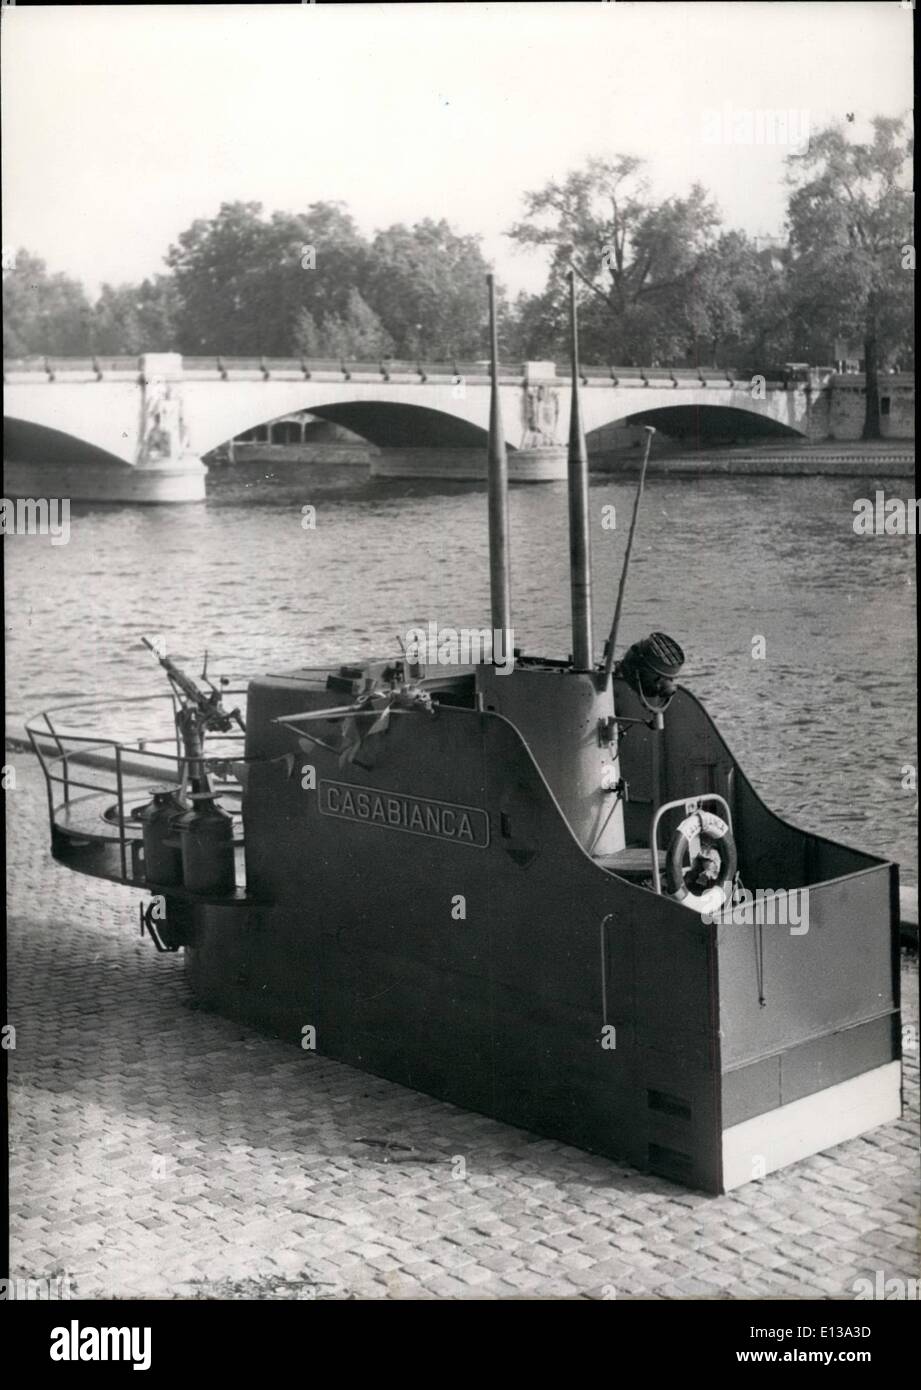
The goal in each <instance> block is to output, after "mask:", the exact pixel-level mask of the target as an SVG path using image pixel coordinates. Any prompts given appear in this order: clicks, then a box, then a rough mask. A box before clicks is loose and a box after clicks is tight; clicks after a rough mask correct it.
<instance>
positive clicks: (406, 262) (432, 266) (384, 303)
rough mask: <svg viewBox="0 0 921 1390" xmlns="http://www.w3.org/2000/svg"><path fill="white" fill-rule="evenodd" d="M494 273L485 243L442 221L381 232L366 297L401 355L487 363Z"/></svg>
mask: <svg viewBox="0 0 921 1390" xmlns="http://www.w3.org/2000/svg"><path fill="white" fill-rule="evenodd" d="M488 270H489V266H488V265H487V263H486V261H485V260H484V258H483V253H482V250H481V249H480V239H479V237H475V236H462V235H460V234H458V233H457V232H454V231H452V229H451V227H450V226H449V225H448V223H447V222H445V221H444V220H443V219H442V220H441V221H439V222H433V221H432V220H431V219H429V218H426V219H425V220H424V221H422V222H418V223H416V225H415V226H414V227H407V226H405V225H403V224H402V223H400V224H397V225H395V226H392V227H388V228H387V229H386V230H385V231H381V232H378V233H377V235H376V236H375V238H374V240H373V242H372V244H371V261H370V268H369V271H368V278H367V290H366V292H365V297H366V299H367V301H368V304H369V305H370V306H371V308H372V309H373V310H374V312H375V313H376V314H377V316H378V318H379V319H380V321H381V323H382V324H383V326H384V328H385V329H386V331H387V332H388V333H389V335H390V337H391V338H392V339H393V343H394V352H395V355H396V356H397V357H404V358H411V359H412V358H415V359H421V358H429V359H430V360H436V359H437V360H440V361H445V362H447V361H450V360H451V359H452V358H465V357H466V358H471V357H472V358H481V357H483V356H484V355H485V352H486V326H485V325H486V273H487V271H488ZM497 298H501V295H497Z"/></svg>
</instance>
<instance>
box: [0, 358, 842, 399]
mask: <svg viewBox="0 0 921 1390" xmlns="http://www.w3.org/2000/svg"><path fill="white" fill-rule="evenodd" d="M143 365H144V364H143V358H142V357H127V356H111V355H107V356H99V357H43V356H39V355H33V356H29V357H16V358H4V362H3V371H4V376H5V377H7V378H8V377H10V376H16V375H31V374H32V373H44V374H45V376H46V377H47V378H48V379H49V380H52V381H54V380H56V379H58V377H59V376H66V377H71V376H78V377H79V376H87V377H95V378H96V379H97V380H102V379H103V377H105V376H108V375H119V376H125V375H130V376H135V375H137V376H138V377H140V376H141V375H142V374H143ZM557 373H558V374H557V376H556V377H555V378H554V377H550V378H549V380H551V381H553V380H556V381H558V382H560V383H561V384H564V383H565V381H566V379H567V377H568V371H567V368H566V367H565V366H558V367H557ZM182 374H183V376H188V377H195V376H199V377H200V376H205V377H207V378H212V377H215V376H216V377H219V378H223V379H225V380H232V379H234V378H237V377H250V376H254V375H256V374H261V375H262V377H263V378H264V379H265V380H270V379H271V378H272V377H273V376H278V377H283V378H286V379H291V378H292V377H294V378H297V377H302V378H303V379H304V380H305V381H309V380H311V378H313V377H317V378H325V377H335V378H338V379H340V380H343V381H348V380H351V379H352V378H353V377H355V378H364V379H371V380H374V379H377V380H383V381H389V380H392V379H401V380H402V379H407V380H415V381H418V382H426V381H429V380H432V381H453V380H456V379H457V378H459V377H463V378H464V379H466V380H486V379H487V378H488V376H489V364H488V363H487V362H486V361H485V360H483V359H477V360H470V359H462V360H459V359H454V360H451V361H433V362H424V361H423V362H416V361H411V360H407V359H405V358H386V357H385V358H381V359H379V360H376V361H361V362H357V361H349V360H346V359H343V358H333V357H222V356H208V357H204V356H201V357H198V356H187V357H183V358H182ZM757 374H758V373H757V369H756V368H743V367H620V366H617V365H616V364H615V365H610V366H585V365H583V367H582V378H583V380H584V381H585V382H586V383H588V384H590V385H592V386H600V385H604V384H610V385H612V386H616V387H621V386H623V387H634V386H635V387H644V386H657V387H662V386H673V387H683V388H687V387H700V386H704V387H707V386H713V387H723V388H726V387H730V388H735V389H737V390H742V389H747V388H748V387H749V385H750V383H751V381H752V380H753V378H754V377H755V376H756V375H757ZM812 374H817V375H831V374H832V369H830V368H828V369H822V368H814V369H813V370H812V373H811V374H810V375H812ZM760 375H762V376H764V378H765V386H767V387H769V388H770V389H772V390H784V389H786V390H790V389H794V388H795V387H797V386H800V387H802V386H804V385H806V384H807V381H806V378H805V377H803V376H799V377H794V376H791V375H790V374H788V373H785V374H780V373H779V372H778V371H776V370H771V371H769V372H768V373H765V372H763V371H762V372H761V373H760ZM499 376H500V378H501V379H502V380H503V381H505V382H507V383H508V382H519V383H524V382H525V381H526V380H529V379H534V378H533V377H530V376H529V364H528V363H525V362H504V363H500V365H499ZM536 379H537V380H540V379H541V378H540V377H538V378H536ZM855 379H856V378H848V380H851V381H853V380H855Z"/></svg>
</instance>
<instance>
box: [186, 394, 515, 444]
mask: <svg viewBox="0 0 921 1390" xmlns="http://www.w3.org/2000/svg"><path fill="white" fill-rule="evenodd" d="M480 394H481V393H480V392H479V391H478V390H477V389H476V388H473V389H467V390H464V389H463V388H461V389H460V390H458V389H457V388H456V386H455V385H454V383H452V381H451V379H450V378H447V379H443V380H439V381H429V382H427V383H422V382H420V381H418V380H417V381H400V382H396V381H393V382H388V383H386V384H385V383H382V382H372V381H351V380H344V381H338V382H337V381H317V380H283V379H280V378H272V379H270V380H265V381H260V380H255V381H254V380H231V381H226V382H224V381H214V380H208V381H202V380H194V379H192V380H189V379H187V380H186V381H184V383H183V410H184V418H185V422H186V425H187V426H188V429H189V434H190V439H191V443H192V447H193V448H194V449H195V452H196V453H198V454H199V455H201V454H206V453H209V452H210V451H211V450H213V449H216V448H217V447H218V446H220V445H222V444H225V443H227V442H228V441H229V440H231V439H235V438H236V437H237V436H238V435H240V434H244V433H245V432H247V431H248V430H251V429H255V428H256V427H258V426H260V425H265V424H267V423H268V422H270V421H272V420H278V419H280V418H281V417H282V416H285V415H293V414H297V413H299V412H301V411H306V412H309V414H311V415H313V416H316V417H318V418H319V419H325V420H329V421H330V422H332V423H334V424H339V425H343V426H344V427H345V428H346V429H349V430H352V431H353V432H354V433H356V434H359V435H361V436H362V437H363V438H365V439H367V440H368V441H369V442H370V443H372V444H375V445H377V446H378V447H380V448H399V447H405V446H406V445H410V444H414V443H418V444H423V445H432V446H434V447H438V446H442V447H446V448H451V447H461V448H463V447H470V446H478V445H480V444H482V443H483V442H484V441H485V439H486V428H485V426H486V422H487V419H488V414H487V412H486V411H485V410H484V408H483V401H482V400H481V399H479V396H480ZM518 394H520V387H519V388H518ZM509 404H510V406H511V402H510V403H509ZM515 404H516V409H515V411H514V413H513V412H512V411H511V410H510V411H509V415H510V421H509V422H507V425H508V423H510V422H511V421H514V420H515V419H516V417H517V415H518V412H519V407H518V406H517V401H516V403H515ZM509 433H510V435H512V436H514V427H513V428H512V429H511V430H509ZM513 442H514V441H513Z"/></svg>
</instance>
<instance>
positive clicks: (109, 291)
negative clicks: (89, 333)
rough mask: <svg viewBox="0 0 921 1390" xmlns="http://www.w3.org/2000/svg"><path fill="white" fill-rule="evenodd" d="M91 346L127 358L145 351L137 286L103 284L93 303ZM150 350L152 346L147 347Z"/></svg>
mask: <svg viewBox="0 0 921 1390" xmlns="http://www.w3.org/2000/svg"><path fill="white" fill-rule="evenodd" d="M93 348H94V350H95V351H96V352H100V353H112V354H114V355H115V356H119V357H128V356H134V355H136V354H140V353H142V352H144V351H147V350H148V349H147V348H146V346H145V344H144V342H143V334H142V332H141V324H140V319H139V316H138V291H137V286H136V285H115V286H113V285H103V286H102V289H101V290H100V291H99V298H98V299H97V301H96V303H95V305H94V306H93ZM149 350H150V351H151V352H152V351H154V349H153V348H150V349H149Z"/></svg>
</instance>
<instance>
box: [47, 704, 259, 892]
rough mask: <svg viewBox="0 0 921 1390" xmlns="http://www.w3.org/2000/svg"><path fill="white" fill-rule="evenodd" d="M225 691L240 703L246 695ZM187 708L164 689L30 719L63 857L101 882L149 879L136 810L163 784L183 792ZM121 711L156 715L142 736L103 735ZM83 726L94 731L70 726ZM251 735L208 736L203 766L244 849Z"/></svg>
mask: <svg viewBox="0 0 921 1390" xmlns="http://www.w3.org/2000/svg"><path fill="white" fill-rule="evenodd" d="M222 693H225V694H227V695H232V696H234V697H235V698H238V697H245V693H246V692H245V690H228V691H226V692H222ZM178 708H179V703H178V700H177V699H176V696H175V695H174V694H173V693H172V692H168V693H166V692H162V693H157V694H156V695H139V696H126V697H124V698H120V699H119V698H114V699H109V700H99V701H81V702H80V703H79V704H76V703H74V704H68V705H58V706H55V707H53V708H51V709H48V710H44V711H42V713H41V714H39V715H36V716H35V717H33V718H31V719H29V720H27V721H26V726H25V728H26V733H27V734H28V737H29V741H30V743H31V745H32V748H33V750H34V752H35V755H36V757H37V758H38V761H39V764H40V766H41V769H42V772H43V774H44V777H45V784H46V790H47V796H48V819H49V825H50V831H51V848H52V853H53V854H54V856H55V858H56V859H60V860H62V861H63V862H66V863H68V864H70V865H71V867H73V868H75V869H79V870H80V871H81V872H83V873H88V874H92V875H93V876H95V877H97V878H106V879H110V880H112V881H114V882H121V883H127V884H135V885H141V884H143V883H144V882H145V879H144V873H143V867H142V854H141V845H142V824H141V822H140V820H139V819H138V818H137V813H138V811H140V809H141V808H142V806H143V805H146V804H147V803H148V802H149V801H150V795H151V791H152V789H153V788H154V787H164V786H171V787H175V788H177V789H178V788H181V787H182V786H183V784H184V782H185V778H186V772H187V764H186V759H185V758H184V756H183V750H182V744H181V741H180V739H179V735H178V732H177V730H176V725H175V716H176V713H177V710H178ZM117 712H120V713H121V717H122V720H123V721H124V720H125V719H126V718H129V717H130V718H132V719H133V718H141V719H144V718H145V717H146V716H148V715H151V714H152V715H153V716H154V717H153V718H152V719H151V720H150V723H151V726H152V727H151V732H149V733H139V734H137V735H136V736H132V735H125V734H122V735H121V736H115V734H106V733H103V732H100V731H99V730H98V725H100V724H101V725H103V726H105V724H106V721H107V720H108V721H109V725H108V726H109V727H110V728H111V727H112V724H111V721H112V718H113V716H115V715H116V713H117ZM156 716H159V718H158V719H157V718H156ZM78 720H79V721H81V722H82V723H84V724H85V723H86V722H87V721H89V722H91V723H92V725H93V727H91V728H90V729H85V728H83V729H79V730H78V729H75V728H73V727H68V726H72V725H73V724H74V723H75V722H76V721H78ZM97 721H98V723H97ZM244 737H245V735H244V734H243V733H242V731H238V730H234V731H232V732H229V733H223V734H211V735H208V736H207V737H206V740H205V756H204V758H203V760H202V761H203V763H204V765H205V767H206V768H207V769H208V771H209V775H210V776H211V778H212V784H213V785H214V789H215V799H216V800H217V801H218V802H219V803H220V804H221V805H222V806H223V809H224V810H227V811H229V812H230V813H231V814H232V815H234V817H235V824H234V839H235V842H236V843H238V844H242V830H241V826H240V819H239V815H240V800H241V797H242V784H241V782H240V778H239V775H238V773H239V770H240V766H241V760H242V757H243V745H242V740H243V739H244ZM91 779H92V780H91Z"/></svg>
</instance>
